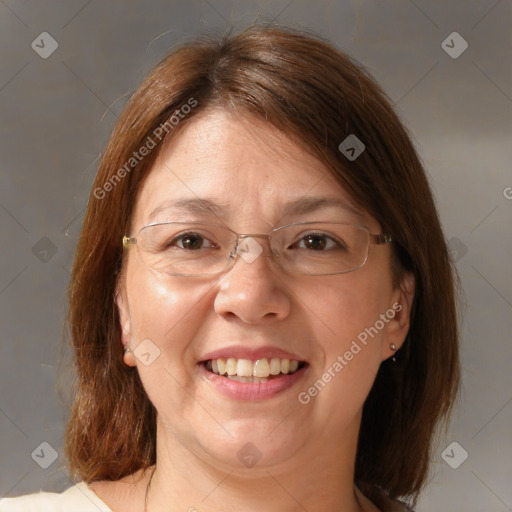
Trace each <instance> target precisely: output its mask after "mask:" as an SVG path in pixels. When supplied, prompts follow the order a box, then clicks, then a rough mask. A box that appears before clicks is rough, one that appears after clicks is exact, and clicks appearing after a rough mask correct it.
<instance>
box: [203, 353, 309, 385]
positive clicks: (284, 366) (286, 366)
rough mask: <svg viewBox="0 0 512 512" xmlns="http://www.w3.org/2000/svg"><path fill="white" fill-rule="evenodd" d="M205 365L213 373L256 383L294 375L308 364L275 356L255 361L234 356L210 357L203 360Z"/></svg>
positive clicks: (239, 380)
mask: <svg viewBox="0 0 512 512" xmlns="http://www.w3.org/2000/svg"><path fill="white" fill-rule="evenodd" d="M202 364H203V365H204V367H205V368H206V369H207V370H208V371H209V372H211V373H215V374H216V375H220V376H221V377H225V378H227V379H230V380H235V381H238V382H247V383H256V382H267V381H269V380H273V379H279V378H282V377H285V376H286V375H292V374H294V373H295V372H297V371H299V370H300V369H301V368H303V367H304V366H306V365H307V363H305V362H304V361H297V360H295V359H291V360H290V359H285V358H280V357H273V358H271V359H267V358H262V359H257V360H255V361H251V360H250V359H236V358H234V357H229V358H219V359H209V360H207V361H203V363H202Z"/></svg>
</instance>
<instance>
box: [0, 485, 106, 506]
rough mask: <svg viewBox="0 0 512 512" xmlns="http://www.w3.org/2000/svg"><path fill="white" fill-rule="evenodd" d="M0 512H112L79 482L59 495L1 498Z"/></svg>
mask: <svg viewBox="0 0 512 512" xmlns="http://www.w3.org/2000/svg"><path fill="white" fill-rule="evenodd" d="M0 512H112V510H111V509H110V508H108V507H107V505H105V503H104V502H103V501H101V500H100V499H99V498H98V496H97V495H96V494H95V493H94V492H93V491H92V490H91V489H89V487H88V486H87V484H86V483H85V482H80V483H79V484H77V485H74V486H73V487H70V488H69V489H67V490H66V491H64V492H63V493H61V494H58V493H55V492H41V491H40V492H38V493H34V494H28V495H26V496H19V497H18V498H3V499H1V500H0Z"/></svg>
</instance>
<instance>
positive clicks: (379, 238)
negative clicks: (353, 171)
mask: <svg viewBox="0 0 512 512" xmlns="http://www.w3.org/2000/svg"><path fill="white" fill-rule="evenodd" d="M165 224H186V225H197V226H209V227H216V228H222V229H225V230H226V231H230V232H231V233H233V235H235V236H236V240H235V243H234V246H233V249H232V251H231V252H230V253H229V256H228V258H227V263H226V266H225V267H224V268H223V269H222V270H218V271H215V272H208V273H202V274H181V273H172V274H170V275H172V276H175V277H206V276H214V275H217V274H221V273H222V272H225V271H227V270H228V269H230V268H231V267H232V266H233V265H234V263H235V261H236V259H237V255H238V247H239V246H240V240H241V239H242V240H243V239H246V238H266V239H267V240H268V244H269V248H270V249H271V251H270V252H271V253H272V254H273V253H274V251H272V247H271V245H270V244H271V237H272V235H273V234H274V233H275V232H276V231H279V230H281V229H284V228H288V227H290V226H301V225H306V224H340V225H343V226H351V227H357V228H361V229H363V230H365V231H366V232H367V233H368V241H369V244H368V251H367V253H366V257H365V259H364V261H363V263H362V264H361V265H360V266H358V267H356V268H353V269H350V270H345V271H342V272H329V273H327V274H301V273H297V274H298V275H311V276H332V275H341V274H348V273H350V272H354V271H356V270H360V269H361V268H363V267H364V266H365V265H366V262H367V261H368V257H369V256H370V247H371V245H384V244H387V243H391V242H393V237H392V235H389V234H384V233H378V234H376V233H372V232H371V231H370V229H369V228H368V227H366V226H363V225H361V224H351V223H348V222H333V221H304V222H291V223H289V224H284V225H282V226H278V227H276V228H272V232H271V233H270V234H265V233H237V232H236V231H233V230H232V229H231V228H228V227H227V226H221V225H219V224H208V223H204V222H186V221H167V222H153V223H151V224H146V225H145V226H142V227H141V228H140V229H139V230H138V231H137V234H136V235H135V236H134V237H131V236H128V235H124V236H123V239H122V240H123V250H127V249H129V248H130V246H133V245H137V236H138V235H139V233H140V232H141V231H142V230H143V229H145V228H149V227H151V226H159V225H165ZM137 247H139V246H138V245H137ZM144 264H146V263H145V262H144ZM278 266H279V267H280V268H281V265H279V264H278ZM283 270H285V269H283ZM285 271H286V270H285ZM292 273H293V272H292Z"/></svg>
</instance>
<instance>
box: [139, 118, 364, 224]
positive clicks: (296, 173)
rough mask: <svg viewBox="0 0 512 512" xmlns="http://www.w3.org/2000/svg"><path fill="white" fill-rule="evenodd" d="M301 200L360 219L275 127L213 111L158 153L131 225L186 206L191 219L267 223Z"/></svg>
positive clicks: (319, 167) (330, 180)
mask: <svg viewBox="0 0 512 512" xmlns="http://www.w3.org/2000/svg"><path fill="white" fill-rule="evenodd" d="M301 199H302V203H303V204H304V203H309V206H308V208H309V209H311V205H312V204H313V203H315V200H316V204H317V206H318V205H319V204H320V203H322V201H318V200H319V199H327V202H325V201H324V202H323V205H324V206H326V204H327V203H330V205H331V206H333V205H334V203H335V202H338V203H339V204H340V205H345V206H346V208H345V209H346V213H347V215H351V216H352V217H351V218H352V219H353V220H354V221H357V220H359V221H360V220H361V216H364V215H365V214H364V212H361V211H360V210H358V209H357V208H356V207H355V205H354V204H353V202H352V201H351V199H350V197H349V195H348V194H347V193H346V192H345V191H344V190H343V188H342V187H341V185H340V184H339V183H338V182H337V181H336V180H335V178H334V177H333V176H332V175H331V174H330V172H329V171H328V170H327V169H326V168H325V166H324V165H323V164H322V163H321V162H319V161H318V160H317V159H315V158H314V157H313V156H312V155H310V154H309V153H308V152H307V151H306V150H304V149H303V148H301V147H300V146H299V145H297V144H296V143H294V142H292V141H291V140H290V139H289V138H287V137H286V136H284V135H283V134H282V133H281V132H279V131H278V130H277V129H276V128H274V127H273V126H271V125H270V124H268V123H264V122H262V121H261V120H257V119H255V118H253V117H249V116H242V117H239V116H234V115H232V114H229V113H227V112H225V111H223V110H214V111H208V112H205V113H202V114H199V115H198V116H197V117H196V118H194V119H193V120H192V121H191V122H190V123H189V124H188V125H187V126H186V127H184V128H183V129H182V130H181V131H180V132H179V133H178V134H177V135H176V136H175V137H173V138H172V139H170V141H169V142H168V143H167V144H166V146H165V147H164V148H163V150H162V151H161V152H160V154H159V157H158V159H157V160H156V162H155V164H154V165H153V168H152V169H151V171H150V173H149V176H148V178H147V179H146V180H145V182H144V185H143V187H142V190H141V191H140V193H139V197H138V200H137V204H136V207H135V212H134V219H133V223H134V224H135V225H137V226H140V227H141V226H142V225H145V224H147V223H149V222H152V221H163V220H180V219H179V218H177V217H179V216H180V215H181V213H179V211H178V210H179V209H175V211H173V209H172V208H170V206H172V205H173V204H176V203H181V204H182V205H184V204H185V203H188V204H189V205H191V213H193V214H196V213H198V212H200V211H201V207H203V210H202V211H203V213H204V212H205V211H207V210H208V208H209V207H210V206H212V207H213V209H215V211H214V212H213V214H214V215H216V216H220V217H222V220H223V221H226V222H232V221H233V219H234V218H239V219H240V218H243V217H244V216H246V217H258V216H259V217H261V218H265V219H267V220H268V223H269V224H272V223H273V222H277V221H278V220H279V218H280V216H282V215H283V209H285V207H286V206H287V205H288V207H289V206H290V204H291V203H293V202H298V201H299V200H301ZM217 207H218V208H217ZM303 209H304V208H303ZM306 209H307V208H306ZM181 210H182V211H183V214H186V209H185V208H181ZM163 216H164V217H166V218H163ZM169 216H170V217H172V219H171V218H168V217H169ZM155 217H156V218H155ZM358 217H359V218H358Z"/></svg>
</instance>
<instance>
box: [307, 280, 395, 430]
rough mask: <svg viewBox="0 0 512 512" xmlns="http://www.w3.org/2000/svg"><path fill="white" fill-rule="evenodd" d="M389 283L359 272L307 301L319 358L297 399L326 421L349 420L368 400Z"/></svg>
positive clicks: (378, 359) (377, 361) (319, 290)
mask: <svg viewBox="0 0 512 512" xmlns="http://www.w3.org/2000/svg"><path fill="white" fill-rule="evenodd" d="M390 293H391V286H390V282H388V280H386V279H383V278H382V277H378V276H375V275H372V274H371V273H369V272H367V273H364V272H363V271H362V270H361V271H359V275H357V274H356V273H353V274H350V275H349V274H346V275H342V276H336V277H335V278H334V279H331V280H330V281H329V283H326V284H325V285H324V286H323V287H319V288H317V289H316V290H315V291H314V292H313V293H312V294H311V295H310V298H309V299H308V300H307V303H308V305H309V306H310V307H309V312H308V315H309V318H310V323H311V324H314V325H315V327H314V328H313V332H314V333H315V337H316V340H315V341H316V346H317V347H318V348H319V351H320V354H319V357H318V358H317V359H316V360H315V364H314V365H312V367H311V375H310V378H309V379H308V386H309V387H308V388H307V389H304V390H303V392H304V394H303V395H301V396H300V397H299V401H300V402H301V403H302V404H304V403H305V402H308V401H309V402H310V404H311V406H313V407H314V408H315V409H316V410H317V412H318V411H320V410H321V411H323V412H318V413H319V414H325V415H326V418H325V421H326V422H327V423H331V424H333V425H334V424H339V422H343V421H346V419H347V418H352V417H353V416H354V414H355V413H356V411H358V410H359V409H360V408H361V407H362V405H363V403H364V400H365V399H366V397H367V395H368V392H369V391H370V389H371V386H372V384H373V381H374V379H375V376H376V374H377V371H378V369H379V365H380V363H381V337H382V335H383V332H384V330H385V325H386V324H385V323H383V321H382V320H381V315H382V314H385V313H386V311H387V310H388V309H389V307H390V304H389V300H390V296H391V295H390Z"/></svg>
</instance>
